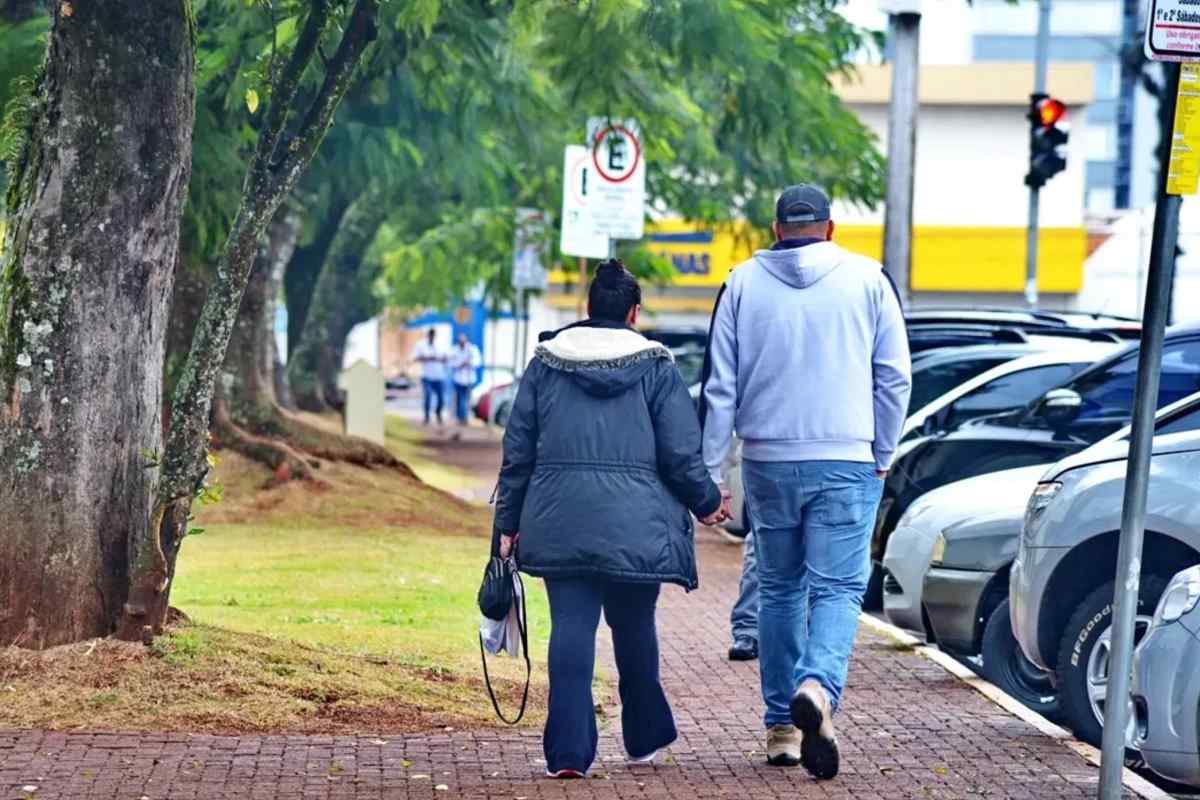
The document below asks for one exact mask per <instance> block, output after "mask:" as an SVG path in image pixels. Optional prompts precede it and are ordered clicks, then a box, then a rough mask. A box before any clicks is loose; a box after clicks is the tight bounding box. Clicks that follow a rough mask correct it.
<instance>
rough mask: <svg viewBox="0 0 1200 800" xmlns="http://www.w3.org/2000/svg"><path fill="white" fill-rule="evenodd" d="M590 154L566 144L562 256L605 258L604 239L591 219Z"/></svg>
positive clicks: (593, 180) (592, 177) (594, 182)
mask: <svg viewBox="0 0 1200 800" xmlns="http://www.w3.org/2000/svg"><path fill="white" fill-rule="evenodd" d="M598 182H599V181H598V179H597V178H596V170H595V168H594V167H593V166H592V154H591V151H590V150H589V149H588V148H587V147H584V146H583V145H577V144H572V145H567V149H566V154H565V155H564V157H563V213H562V235H561V238H560V239H559V250H561V251H562V253H563V255H567V256H579V257H582V258H608V236H606V235H605V234H603V233H600V232H599V231H598V230H597V229H596V224H595V222H594V221H593V220H592V206H593V205H594V204H595V188H596V185H597V183H598Z"/></svg>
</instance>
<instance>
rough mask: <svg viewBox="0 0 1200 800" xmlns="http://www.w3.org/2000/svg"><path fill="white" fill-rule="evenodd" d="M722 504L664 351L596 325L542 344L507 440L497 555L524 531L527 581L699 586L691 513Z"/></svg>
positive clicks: (624, 331) (618, 328)
mask: <svg viewBox="0 0 1200 800" xmlns="http://www.w3.org/2000/svg"><path fill="white" fill-rule="evenodd" d="M720 505H721V494H720V491H719V489H718V488H717V486H716V484H715V483H713V481H712V479H711V478H710V477H709V475H708V471H707V470H706V469H705V467H704V460H703V458H702V457H701V452H700V424H699V422H698V420H697V419H696V411H695V406H694V405H693V404H692V401H691V399H690V398H689V396H688V392H687V387H686V386H684V383H683V378H682V377H681V376H680V374H679V370H678V369H677V368H676V367H675V364H674V361H673V359H672V358H671V353H670V351H669V350H667V349H666V348H665V347H663V346H662V345H661V344H658V343H656V342H651V341H649V340H648V339H646V338H644V337H643V336H641V335H640V334H638V333H636V332H635V331H633V330H631V329H629V328H627V327H625V326H623V325H616V324H613V323H605V322H600V321H589V322H587V323H584V324H581V325H575V326H571V327H569V328H566V329H564V330H562V331H560V332H559V333H558V334H557V335H555V336H553V337H552V338H550V339H549V340H548V341H545V342H543V344H542V345H541V346H540V347H539V348H538V350H537V354H536V356H535V357H534V359H533V361H532V362H530V365H529V369H528V370H527V371H526V373H525V375H524V377H523V378H522V379H521V386H520V390H519V391H518V393H517V399H516V402H515V403H514V404H513V410H512V414H511V416H510V417H509V422H508V429H507V431H506V432H505V435H504V465H503V467H502V468H501V470H500V484H499V487H498V491H497V501H496V518H495V530H494V535H493V537H492V538H493V541H492V548H493V552H496V551H497V550H498V548H499V540H500V536H501V535H502V534H507V535H511V534H513V533H516V532H518V531H519V532H520V534H521V538H520V544H519V546H518V547H519V558H518V561H519V563H520V567H521V570H522V571H523V572H526V573H528V574H530V575H535V576H539V577H544V578H554V577H594V578H599V579H606V580H613V581H629V582H637V583H677V584H679V585H681V586H683V587H685V588H687V589H694V588H696V586H697V585H698V579H697V576H696V551H695V539H694V537H693V528H692V517H691V514H689V513H688V512H689V511H690V512H692V513H694V514H696V516H699V517H704V516H708V515H709V514H712V513H713V512H715V511H716V510H717V509H718V508H719V507H720Z"/></svg>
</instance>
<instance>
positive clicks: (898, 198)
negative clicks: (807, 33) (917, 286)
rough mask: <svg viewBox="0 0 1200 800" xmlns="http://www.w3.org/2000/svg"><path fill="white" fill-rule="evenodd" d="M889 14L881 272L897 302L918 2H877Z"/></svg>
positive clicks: (907, 255) (909, 209) (909, 177)
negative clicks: (889, 70) (886, 276)
mask: <svg viewBox="0 0 1200 800" xmlns="http://www.w3.org/2000/svg"><path fill="white" fill-rule="evenodd" d="M880 7H881V8H882V10H883V11H885V12H886V13H887V14H888V19H889V24H888V42H889V44H890V45H891V56H892V97H891V103H890V104H889V106H888V153H887V155H888V173H887V206H886V207H885V209H884V217H883V267H884V269H885V270H887V272H888V274H890V275H891V276H892V279H893V280H894V281H895V282H896V288H897V289H899V291H900V299H901V302H902V303H907V302H908V298H909V291H910V289H911V287H912V279H911V274H912V235H913V175H914V172H915V169H916V160H917V152H916V149H917V108H918V105H919V103H920V98H919V91H918V90H919V83H920V43H921V3H920V0H881V2H880Z"/></svg>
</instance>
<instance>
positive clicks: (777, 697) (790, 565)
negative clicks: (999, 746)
mask: <svg viewBox="0 0 1200 800" xmlns="http://www.w3.org/2000/svg"><path fill="white" fill-rule="evenodd" d="M833 229H834V224H833V221H832V220H831V215H830V207H829V198H828V196H827V195H826V194H825V193H824V192H823V191H822V190H820V189H818V188H816V187H814V186H810V185H805V184H801V185H798V186H792V187H790V188H788V189H787V190H785V191H784V192H783V193H782V194H781V195H780V197H779V200H778V202H777V204H776V209H775V224H774V233H775V237H776V240H777V241H776V243H775V245H774V246H773V247H772V248H771V249H770V250H761V251H759V252H757V253H756V254H755V255H754V257H753V258H752V259H750V260H749V261H747V262H745V263H743V264H740V265H738V266H737V267H736V268H735V269H734V270H733V273H732V274H731V275H730V278H729V280H728V282H727V284H726V286H725V289H724V290H723V291H722V293H721V296H720V299H719V300H718V303H717V308H716V310H715V312H714V315H713V326H712V334H711V337H710V341H709V361H710V370H711V371H710V374H709V376H708V380H707V382H706V383H705V386H704V402H705V406H706V408H705V412H704V416H705V420H704V460H705V463H706V465H707V466H708V468H709V469H710V471H711V473H712V475H713V478H714V479H715V480H717V481H718V482H721V479H722V475H721V465H722V462H723V461H724V460H725V456H726V454H727V453H728V451H729V447H730V444H731V441H732V437H733V432H734V430H735V428H736V430H737V434H738V436H739V438H741V440H742V456H743V460H742V476H743V482H744V484H745V490H746V500H747V504H748V508H749V510H750V516H751V520H750V521H751V524H752V526H753V529H754V536H755V545H756V549H757V554H758V574H759V583H760V602H759V660H760V669H761V671H762V686H763V700H764V701H765V704H766V714H765V717H764V722H765V724H766V727H767V756H768V761H769V762H770V763H771V764H774V765H779V766H795V765H797V764H803V765H804V766H805V767H806V768H807V769H808V771H809V772H811V773H812V774H813V775H814V776H816V777H817V778H820V779H828V778H832V777H834V776H835V775H837V773H838V769H839V752H838V745H837V737H836V734H835V732H834V727H833V714H834V712H835V711H836V709H837V707H838V704H839V702H840V700H841V695H842V690H843V688H844V687H845V683H846V673H847V670H848V665H849V659H850V652H851V650H852V648H853V646H854V637H855V633H856V631H857V628H858V615H859V613H860V611H861V608H862V597H863V593H864V592H865V591H866V587H867V578H868V576H869V571H870V552H869V548H870V537H871V530H872V528H873V527H874V522H875V514H876V510H877V508H878V505H879V499H880V495H881V494H882V490H883V477H884V476H885V475H886V473H887V470H888V469H889V468H890V467H891V462H892V457H893V453H894V451H895V449H896V445H897V443H898V441H899V438H900V432H901V428H902V426H903V424H904V414H905V410H906V408H907V406H908V396H909V392H910V391H911V386H912V377H911V373H912V368H911V362H910V358H909V350H908V337H907V333H906V332H905V328H904V318H903V315H902V314H901V312H900V305H899V302H898V301H897V298H896V296H895V294H894V292H893V290H892V287H891V286H890V285H889V282H888V279H887V277H886V276H885V275H884V274H883V271H882V269H881V268H880V265H879V263H878V262H876V261H872V260H871V259H868V258H865V257H863V256H859V255H855V254H853V253H850V252H848V251H846V250H844V249H842V248H841V247H839V246H838V245H836V244H834V243H833V242H832V241H831V239H832V236H833ZM806 590H807V593H806ZM805 612H807V618H808V623H807V625H805V616H806V613H805ZM806 628H807V630H805V629H806Z"/></svg>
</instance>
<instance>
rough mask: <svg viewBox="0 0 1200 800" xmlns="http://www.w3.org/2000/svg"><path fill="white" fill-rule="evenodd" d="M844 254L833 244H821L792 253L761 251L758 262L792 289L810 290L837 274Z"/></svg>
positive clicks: (758, 254) (791, 251)
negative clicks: (826, 277) (819, 282)
mask: <svg viewBox="0 0 1200 800" xmlns="http://www.w3.org/2000/svg"><path fill="white" fill-rule="evenodd" d="M844 255H845V253H844V251H843V250H842V248H840V247H838V246H837V245H836V244H834V243H833V242H817V243H816V244H810V245H805V246H804V247H793V248H790V249H788V250H759V251H758V252H757V253H755V254H754V260H755V261H757V262H758V263H759V264H761V265H762V267H763V269H765V270H766V271H767V272H769V273H771V274H772V275H774V276H775V277H776V278H778V279H779V280H781V281H783V282H784V283H786V284H787V285H788V286H794V287H796V288H797V289H807V288H808V287H810V286H812V285H813V284H815V283H817V282H818V281H820V280H821V279H822V278H824V277H825V276H826V275H828V274H829V273H831V272H833V270H834V269H836V268H837V266H838V264H840V263H841V262H842V260H843V258H844Z"/></svg>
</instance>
